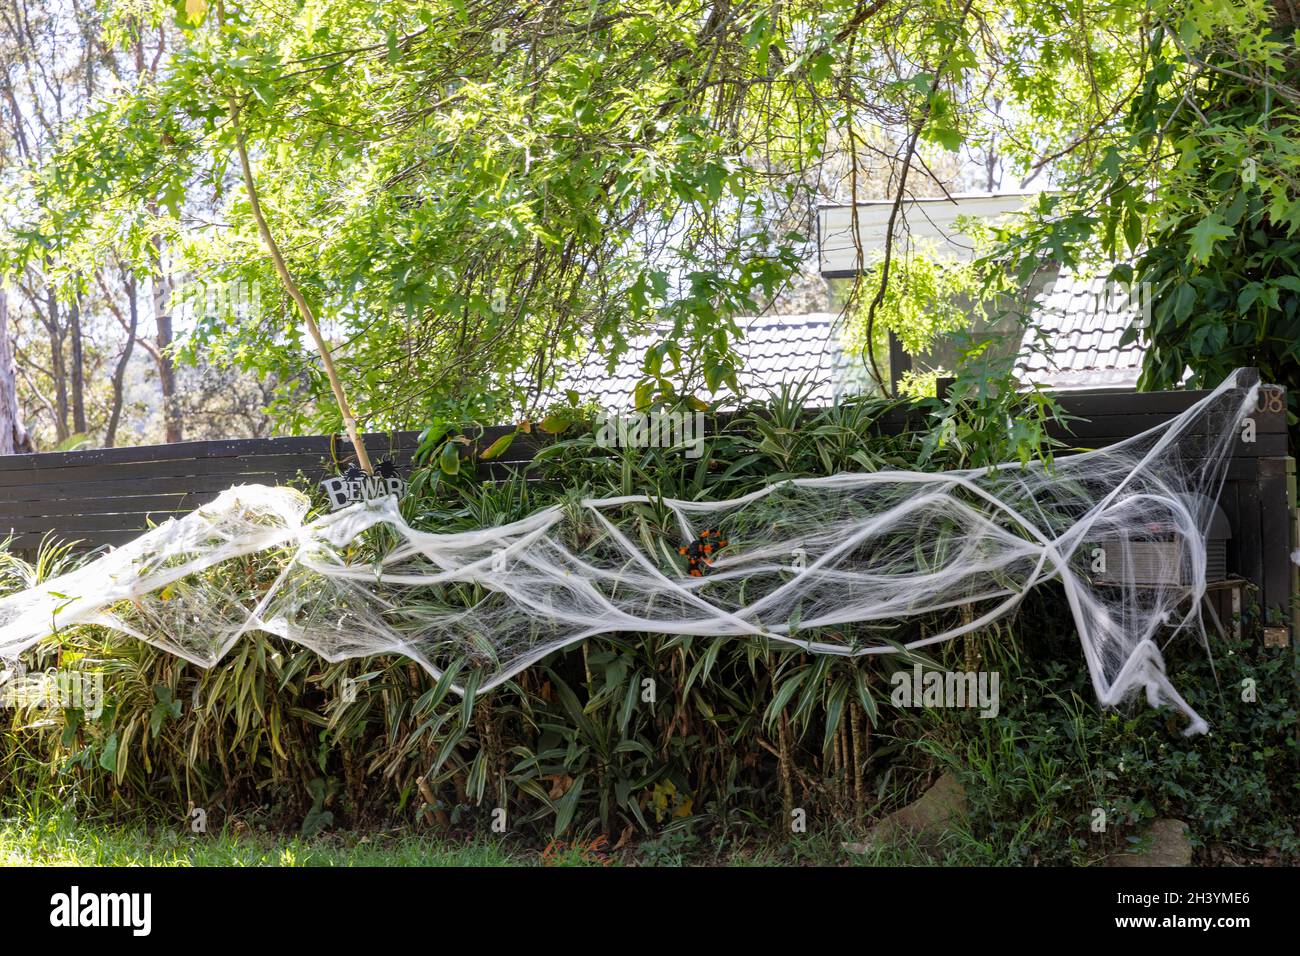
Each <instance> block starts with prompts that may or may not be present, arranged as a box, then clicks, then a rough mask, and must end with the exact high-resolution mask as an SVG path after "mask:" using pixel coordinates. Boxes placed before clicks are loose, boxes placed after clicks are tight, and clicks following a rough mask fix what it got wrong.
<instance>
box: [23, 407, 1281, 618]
mask: <svg viewBox="0 0 1300 956" xmlns="http://www.w3.org/2000/svg"><path fill="white" fill-rule="evenodd" d="M1205 394H1206V393H1204V392H1195V391H1186V392H1142V393H1107V394H1093V395H1068V394H1067V395H1065V396H1063V397H1062V398H1061V401H1060V404H1061V406H1062V408H1063V409H1064V410H1065V411H1066V412H1067V413H1068V414H1069V415H1071V416H1074V417H1075V418H1076V419H1077V420H1075V421H1072V422H1071V423H1070V435H1069V436H1062V437H1067V438H1068V440H1069V441H1071V442H1072V443H1074V444H1076V445H1078V446H1079V447H1083V448H1099V447H1103V446H1105V445H1108V444H1111V443H1113V442H1116V441H1119V440H1122V439H1124V438H1128V437H1130V436H1132V435H1136V434H1139V433H1140V432H1143V431H1145V430H1147V429H1149V428H1151V427H1153V426H1155V425H1159V424H1162V423H1163V422H1166V421H1168V420H1169V419H1170V418H1173V417H1174V416H1176V415H1178V414H1180V413H1181V412H1183V411H1185V410H1186V409H1187V408H1188V407H1190V406H1191V405H1192V404H1194V403H1195V402H1196V401H1197V400H1199V399H1200V398H1202V397H1203V396H1204V395H1205ZM1285 408H1286V403H1285V400H1284V396H1283V395H1282V394H1281V390H1280V389H1275V388H1266V389H1265V390H1264V392H1263V396H1262V397H1261V402H1260V408H1259V411H1258V414H1257V415H1256V416H1255V435H1254V438H1255V440H1254V441H1253V442H1247V441H1244V440H1242V438H1241V437H1239V438H1238V440H1237V442H1236V446H1235V448H1234V451H1233V456H1232V458H1231V460H1230V461H1229V464H1228V476H1227V483H1226V485H1225V488H1224V492H1223V494H1222V496H1221V498H1220V505H1221V507H1222V508H1223V510H1224V512H1225V513H1226V515H1227V517H1228V520H1229V523H1230V524H1231V526H1232V532H1233V536H1232V540H1231V541H1230V543H1229V548H1228V567H1229V571H1230V572H1231V573H1233V574H1235V575H1237V576H1239V577H1240V578H1242V579H1244V580H1245V581H1247V582H1249V583H1250V584H1251V585H1253V586H1254V587H1255V588H1256V589H1257V590H1258V594H1259V597H1260V600H1261V604H1262V606H1263V607H1264V608H1265V610H1266V614H1267V617H1268V620H1267V623H1268V624H1269V625H1270V628H1271V630H1270V631H1269V632H1267V633H1268V637H1269V639H1270V642H1273V643H1282V642H1284V641H1285V640H1286V639H1287V638H1288V637H1289V634H1290V632H1291V629H1292V625H1293V623H1295V622H1293V614H1294V611H1293V608H1292V596H1293V595H1294V594H1295V593H1296V591H1297V567H1296V565H1295V564H1294V563H1293V562H1292V560H1291V554H1292V551H1293V550H1294V549H1295V547H1296V543H1295V540H1296V519H1295V502H1296V477H1295V460H1294V459H1293V458H1291V457H1290V456H1289V454H1288V447H1287V444H1288V442H1287V429H1286V414H1285ZM908 424H909V421H908V419H907V418H906V416H902V415H895V416H891V417H889V418H888V419H887V420H885V421H884V422H883V425H882V427H883V428H884V429H885V430H890V431H892V430H895V429H899V428H903V427H906V426H907V425H908ZM910 424H913V425H914V424H916V423H915V422H914V421H912V422H910ZM508 430H509V429H506V428H489V429H486V430H485V431H484V432H483V434H482V435H480V436H478V437H477V439H476V440H475V441H474V442H473V443H472V444H470V445H467V446H465V450H464V454H465V456H466V457H467V458H468V457H469V456H471V455H476V453H477V451H479V450H481V449H485V448H487V447H488V446H489V445H490V444H491V443H492V442H494V441H495V440H496V439H497V438H498V437H500V436H501V435H503V434H505V433H506V431H508ZM417 437H418V436H417V433H416V432H395V433H392V434H372V435H367V436H366V447H367V449H368V450H369V452H370V455H371V457H372V458H373V459H375V460H376V461H378V460H379V459H380V458H383V457H392V458H393V459H394V460H395V461H396V463H397V464H398V466H399V468H405V467H407V466H408V465H409V464H410V460H411V455H412V454H413V453H414V451H415V448H416V441H417ZM547 440H548V439H547V438H546V436H544V435H541V434H539V433H534V434H530V435H521V436H519V437H518V438H517V439H516V440H515V441H514V442H513V443H512V444H511V446H510V448H509V450H508V451H507V452H506V453H505V454H504V455H503V456H502V457H501V458H500V459H499V460H497V461H494V462H491V463H487V464H485V463H480V464H479V466H478V467H479V469H480V473H482V474H483V475H484V476H500V475H502V474H504V473H507V472H509V471H511V470H515V469H518V468H520V467H523V466H525V465H527V463H528V462H529V461H531V460H532V457H533V455H534V454H535V453H536V452H537V449H538V448H539V447H540V446H541V445H542V444H543V443H544V442H545V441H547ZM351 461H352V452H351V447H350V446H349V445H348V444H347V442H346V441H343V440H342V439H340V438H337V437H335V438H330V437H309V438H270V439H252V440H237V441H211V442H180V443H177V444H172V445H151V446H143V447H132V448H108V449H97V450H93V451H74V452H65V453H52V454H36V455H8V456H0V535H2V534H3V533H4V532H11V533H12V536H13V538H12V542H11V545H10V547H12V548H14V549H15V550H22V551H30V550H33V549H35V548H36V547H37V546H38V545H39V544H40V541H41V539H42V538H43V537H44V536H45V535H46V534H49V533H54V534H55V535H57V536H58V537H60V538H63V539H78V540H80V541H81V542H82V544H83V545H84V546H87V547H91V546H97V545H116V544H121V543H123V542H125V541H128V540H130V539H131V538H133V537H134V536H136V535H137V534H139V533H140V532H141V531H143V530H144V529H146V528H147V527H149V526H150V523H151V522H152V523H157V522H159V521H163V520H165V519H166V518H169V517H172V516H173V515H176V514H182V513H185V512H188V511H191V510H193V509H194V508H197V507H199V506H200V505H202V504H205V503H207V502H209V501H211V500H212V499H213V498H215V497H216V496H217V494H218V493H219V492H220V491H222V490H224V489H225V488H228V487H230V486H231V485H233V484H237V483H260V484H276V483H282V482H285V481H289V480H291V479H293V478H295V477H297V476H299V475H301V476H303V477H305V478H306V479H307V480H309V481H312V482H316V481H319V480H321V479H323V478H326V477H329V476H332V475H335V474H338V471H339V468H340V466H346V465H348V464H350V463H351Z"/></svg>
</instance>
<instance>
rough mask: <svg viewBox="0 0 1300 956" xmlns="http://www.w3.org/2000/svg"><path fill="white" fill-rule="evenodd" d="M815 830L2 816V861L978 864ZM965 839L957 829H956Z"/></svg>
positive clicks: (290, 864) (477, 864)
mask: <svg viewBox="0 0 1300 956" xmlns="http://www.w3.org/2000/svg"><path fill="white" fill-rule="evenodd" d="M834 829H835V832H825V833H820V834H809V835H806V836H801V837H798V838H794V839H791V840H790V841H788V842H777V843H753V844H749V845H745V846H729V847H718V846H710V845H709V844H708V843H706V842H704V841H699V840H688V841H681V840H678V839H674V838H673V836H674V835H673V834H669V835H666V836H664V837H660V838H658V839H652V840H647V841H644V842H642V843H639V844H633V845H629V846H627V847H626V848H623V849H621V850H618V851H614V852H608V851H605V850H603V849H602V850H600V851H599V852H598V853H596V854H591V853H587V852H583V851H581V850H579V849H577V848H575V847H574V845H573V844H567V843H566V844H561V845H560V846H558V847H555V848H552V849H551V850H550V851H549V852H546V851H539V850H538V849H536V848H528V847H521V846H514V845H510V844H509V843H508V842H506V841H492V840H485V839H477V840H469V841H456V840H452V839H448V838H444V837H440V836H437V835H434V834H429V833H427V832H415V831H410V830H400V831H389V832H377V831H372V832H369V833H356V832H331V833H326V834H322V835H320V836H318V837H313V838H304V837H301V836H297V835H293V834H280V833H275V832H270V831H262V830H247V829H245V830H241V831H239V832H234V831H232V830H230V829H223V830H221V831H219V832H214V833H208V834H192V833H188V832H185V831H183V830H181V829H179V828H175V827H162V826H147V825H144V824H123V823H113V822H108V821H103V820H77V819H75V818H74V817H73V816H71V815H70V814H67V813H62V812H56V813H50V814H48V815H40V814H27V815H24V816H20V817H7V818H0V866H156V867H166V866H222V867H224V866H285V867H295V866H462V867H464V866H469V867H493V866H593V865H595V866H599V865H612V866H618V865H634V866H690V865H712V866H742V867H749V866H760V867H763V866H791V865H794V866H846V865H848V866H879V865H893V866H898V865H904V866H906V865H918V864H919V865H928V864H934V863H943V864H947V865H953V864H958V865H960V864H963V863H971V862H976V861H975V860H973V859H971V858H970V857H969V856H968V854H966V853H962V852H960V850H959V851H957V852H953V851H952V850H951V849H949V850H948V852H942V851H941V852H938V853H933V852H925V851H921V850H918V849H917V848H913V847H907V846H901V847H891V848H888V849H884V850H881V851H876V852H873V853H867V854H856V853H850V852H848V851H846V850H845V849H844V848H843V847H842V845H841V841H842V840H844V839H849V838H851V837H852V836H853V835H852V834H848V833H843V832H839V828H834ZM950 837H951V838H952V839H953V841H954V842H960V841H959V839H958V835H957V834H956V833H954V834H950Z"/></svg>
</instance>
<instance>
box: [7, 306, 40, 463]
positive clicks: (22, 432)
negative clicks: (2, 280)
mask: <svg viewBox="0 0 1300 956" xmlns="http://www.w3.org/2000/svg"><path fill="white" fill-rule="evenodd" d="M31 450H32V440H31V437H30V436H29V435H28V434H27V429H25V428H24V427H23V423H22V409H21V408H19V406H18V382H17V379H16V378H15V367H14V357H13V353H12V352H11V351H10V349H9V296H8V294H7V293H6V291H5V289H4V288H3V287H0V455H19V454H22V453H24V452H30V451H31Z"/></svg>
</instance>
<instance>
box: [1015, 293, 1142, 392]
mask: <svg viewBox="0 0 1300 956" xmlns="http://www.w3.org/2000/svg"><path fill="white" fill-rule="evenodd" d="M1143 298H1144V297H1143V296H1142V294H1141V293H1140V292H1139V291H1138V290H1136V289H1133V290H1131V289H1128V288H1126V287H1125V286H1124V285H1123V284H1122V283H1117V282H1110V281H1108V280H1107V279H1106V278H1105V276H1104V275H1096V276H1080V275H1076V274H1074V273H1071V272H1062V273H1061V274H1060V275H1058V276H1057V277H1056V279H1055V280H1054V281H1053V282H1052V283H1051V284H1050V285H1049V286H1048V287H1047V288H1046V290H1044V292H1043V293H1041V294H1040V295H1039V296H1038V297H1037V298H1036V300H1035V303H1034V310H1033V313H1032V321H1031V323H1030V326H1029V327H1028V328H1027V329H1026V330H1025V335H1024V338H1023V339H1022V341H1021V346H1020V355H1019V357H1018V358H1017V359H1016V374H1017V377H1019V378H1020V380H1021V381H1023V382H1026V383H1028V382H1034V383H1036V384H1038V385H1043V386H1045V387H1050V388H1052V389H1054V390H1056V391H1081V390H1085V389H1131V388H1134V387H1135V386H1136V385H1137V380H1138V375H1139V374H1140V373H1141V371H1142V357H1143V355H1144V354H1145V352H1146V349H1145V348H1144V347H1143V345H1142V344H1141V342H1140V341H1139V340H1137V339H1135V340H1134V341H1132V342H1129V343H1127V344H1121V343H1120V339H1121V338H1122V337H1123V335H1124V333H1125V331H1127V330H1128V329H1129V328H1130V327H1132V326H1133V325H1134V323H1135V322H1141V321H1142V320H1143V318H1144V315H1143V306H1144V305H1146V306H1149V304H1150V303H1149V301H1147V302H1143V301H1142V300H1143Z"/></svg>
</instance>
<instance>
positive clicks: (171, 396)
mask: <svg viewBox="0 0 1300 956" xmlns="http://www.w3.org/2000/svg"><path fill="white" fill-rule="evenodd" d="M153 245H154V275H153V317H154V325H155V326H156V327H157V329H158V335H157V338H156V341H157V343H158V383H159V385H160V387H161V389H162V403H163V429H164V432H165V438H164V440H165V441H167V442H168V443H171V442H178V441H184V440H185V434H184V429H183V428H182V427H181V416H180V410H179V409H178V408H177V407H176V363H175V362H174V361H173V360H172V348H171V347H172V342H173V338H172V317H171V312H170V311H169V306H170V304H171V303H170V302H168V298H169V297H168V290H167V285H168V279H167V276H166V274H165V273H164V271H163V261H162V240H161V239H158V238H157V237H154V241H153Z"/></svg>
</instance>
